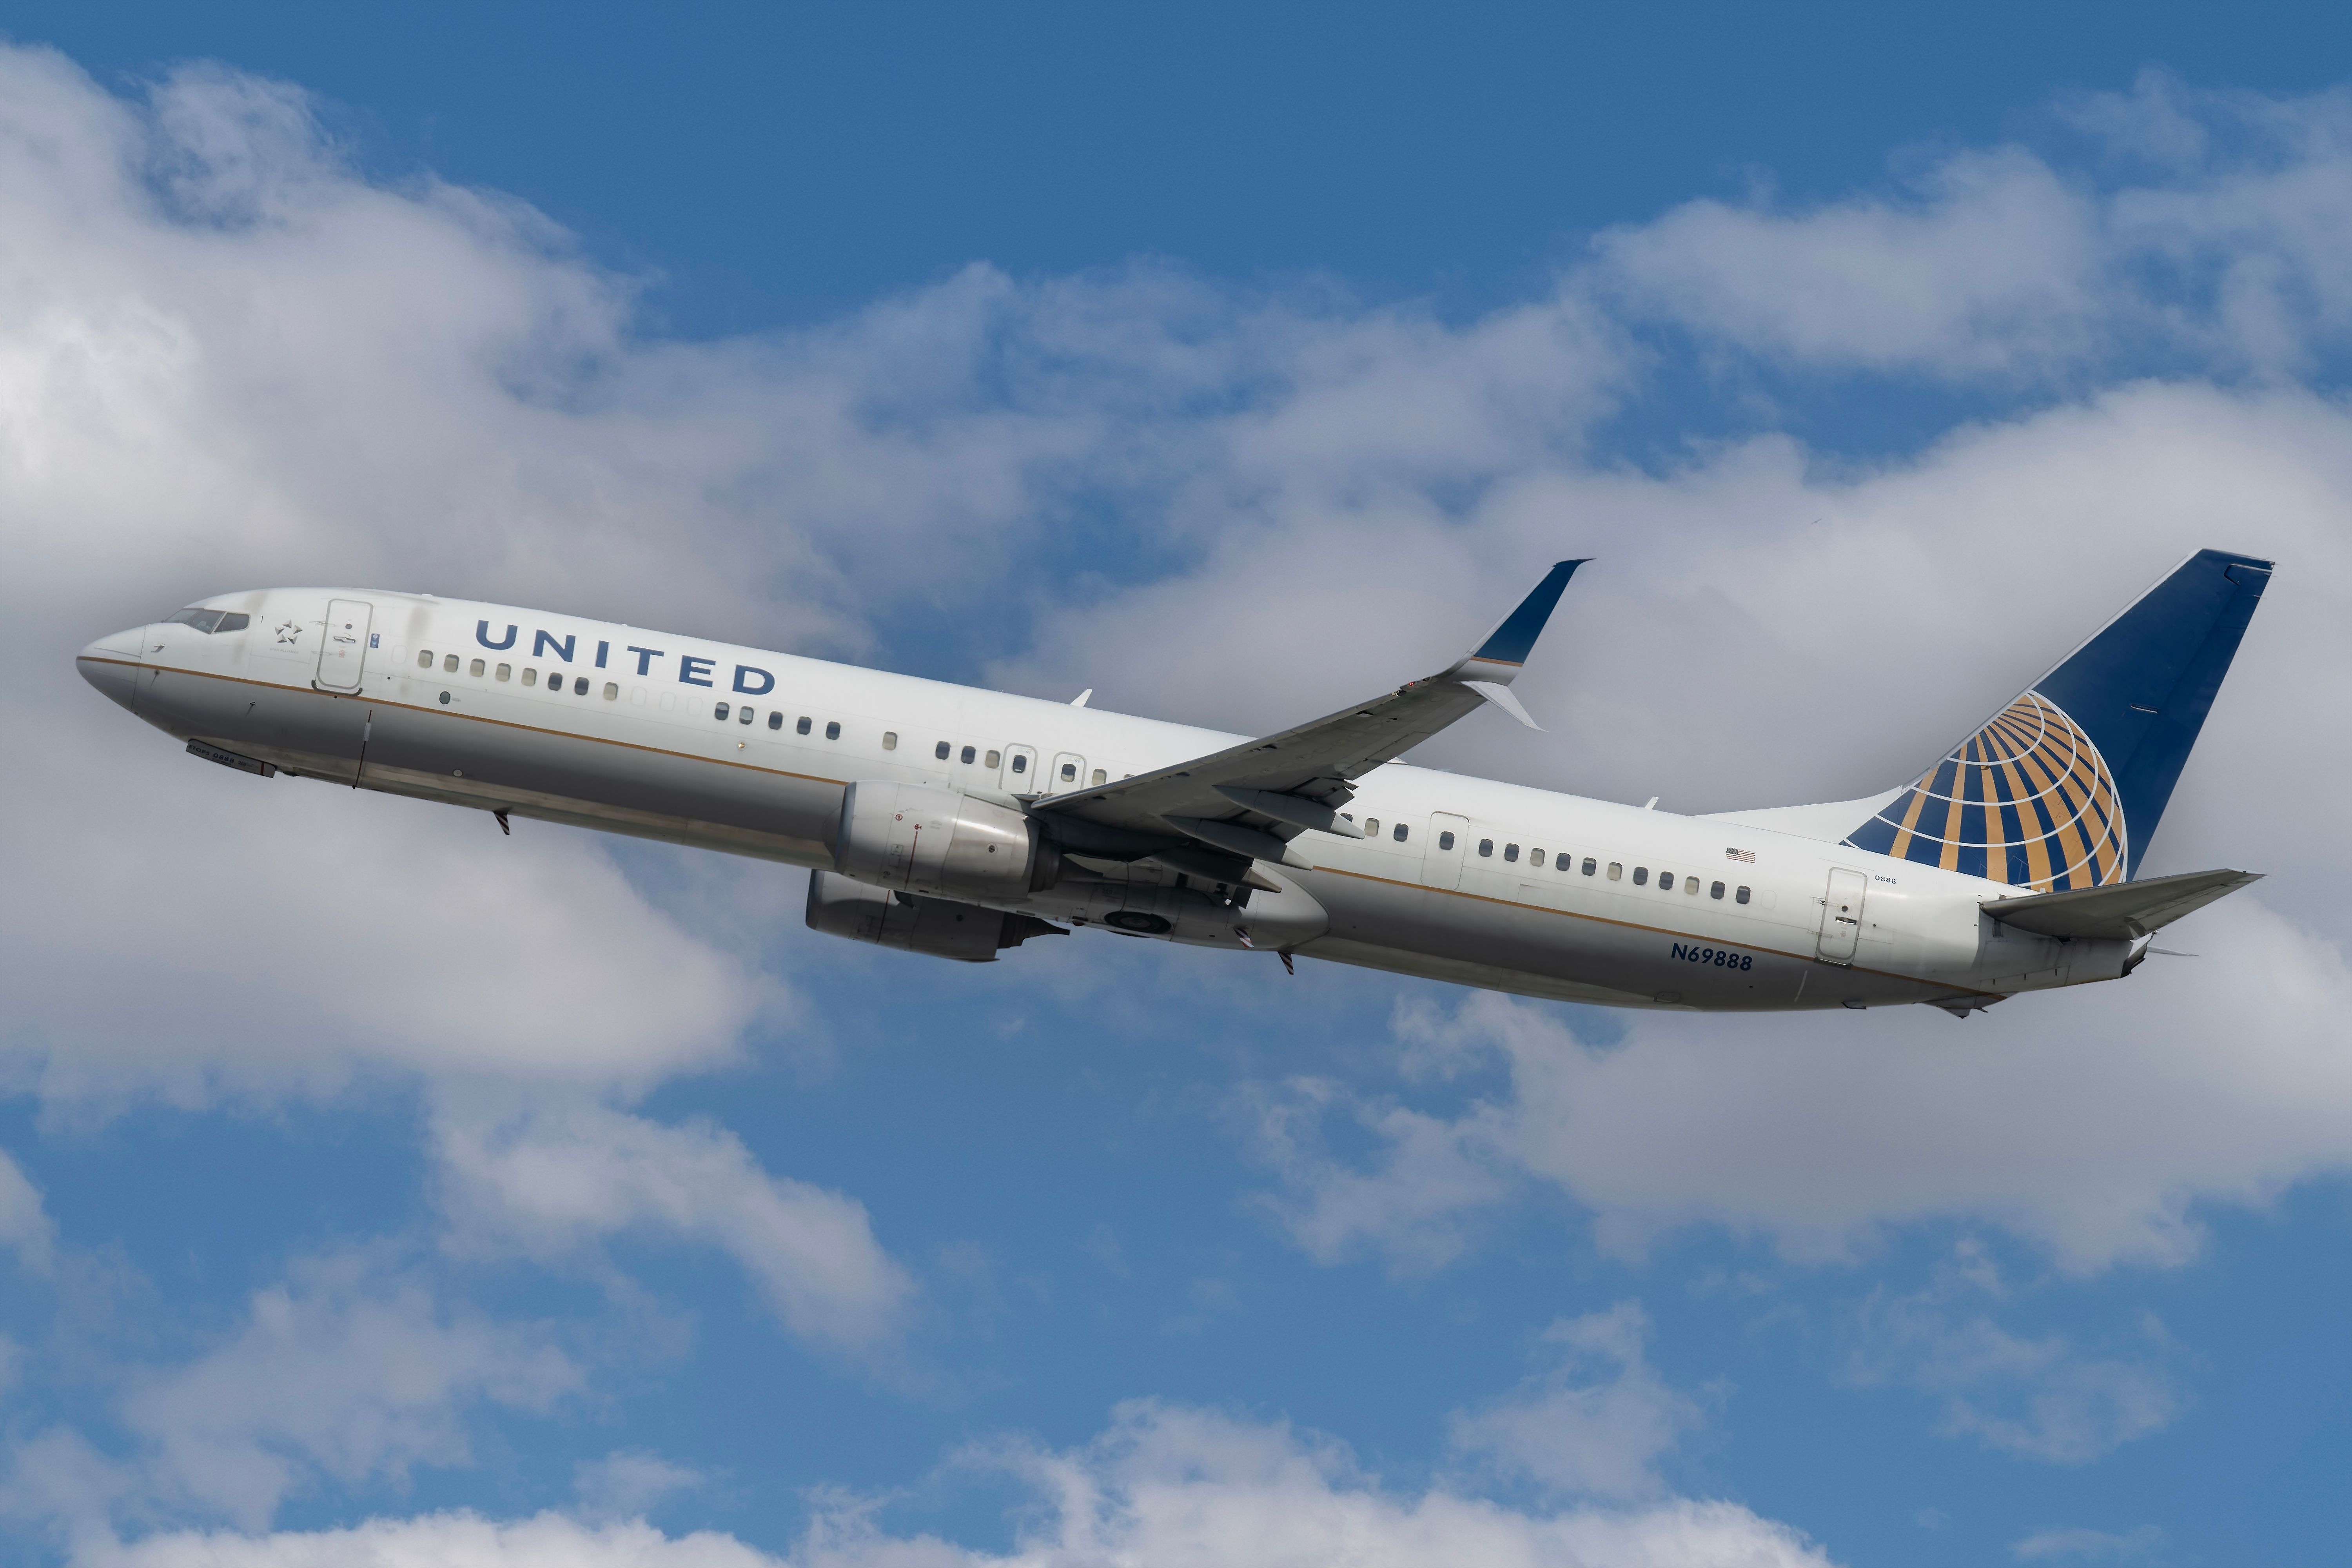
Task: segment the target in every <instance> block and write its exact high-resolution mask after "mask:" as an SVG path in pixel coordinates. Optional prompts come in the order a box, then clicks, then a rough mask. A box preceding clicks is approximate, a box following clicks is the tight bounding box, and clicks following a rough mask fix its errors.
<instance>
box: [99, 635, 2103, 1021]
mask: <svg viewBox="0 0 2352 1568" xmlns="http://www.w3.org/2000/svg"><path fill="white" fill-rule="evenodd" d="M205 605H207V606H209V607H212V608H215V609H220V610H225V611H231V612H236V613H241V614H244V615H246V616H249V617H250V625H249V626H247V627H246V628H245V629H243V630H238V631H227V632H221V633H215V634H209V635H208V634H206V633H205V632H203V631H201V630H198V629H196V628H194V627H193V626H186V625H178V624H169V623H163V624H158V625H155V626H147V627H144V628H140V629H139V630H136V631H133V632H127V633H124V634H121V635H120V636H118V637H110V638H107V639H104V640H103V641H101V642H100V643H97V644H93V645H92V646H91V647H90V648H89V649H87V650H85V652H84V653H83V655H82V668H83V670H84V672H85V674H88V675H89V677H90V679H91V680H92V683H93V684H95V685H98V686H100V688H101V689H104V690H106V691H107V692H108V694H109V695H110V696H112V697H114V698H115V699H116V700H118V701H121V702H122V703H123V704H124V705H125V706H127V707H130V708H131V710H132V711H134V712H135V713H136V714H137V715H138V716H139V717H141V718H142V719H144V720H146V721H149V722H150V723H152V724H154V725H156V726H157V727H159V728H161V729H163V730H165V731H169V732H171V733H172V734H173V735H175V736H178V737H180V738H182V739H184V740H193V741H199V742H205V743H207V744H209V745H212V746H216V747H218V748H221V749H223V750H226V751H229V752H236V753H237V754H239V755H242V756H246V757H251V758H256V759H259V760H261V761H264V762H268V763H274V764H275V765H277V766H278V767H279V768H281V769H283V770H285V771H286V772H289V773H296V774H299V775H301V776H305V777H310V778H319V779H325V780H330V781H331V782H335V783H339V784H351V785H355V786H357V787H360V788H365V789H375V790H383V791H388V792H391V793H394V794H400V795H415V796H417V797H420V798H424V799H428V800H436V801H442V802H446V803H449V804H452V805H467V806H472V807H476V808H479V809H485V810H499V811H506V812H509V813H512V814H514V815H516V816H527V817H540V818H544V819H548V820H551V821H559V822H568V823H573V824H577V825H580V826H589V827H596V828H602V829H605V830H607V831H612V832H617V833H626V834H632V835H635V836H638V837H648V838H659V839H665V840H668V841H670V842H674V843H679V844H688V845H694V846H698V847H704V848H711V849H721V850H726V851H729V852H730V853H734V854H740V855H750V856H757V857H761V858H766V859H772V860H781V861H785V862H789V863H791V864H793V865H797V866H806V867H811V868H831V867H833V865H834V862H835V858H834V849H833V843H834V837H835V824H836V822H837V820H838V818H839V816H840V813H841V807H842V800H843V792H844V789H845V786H846V785H847V784H851V783H852V782H855V781H858V780H868V779H872V780H887V781H893V782H911V783H935V784H949V785H952V786H954V787H957V788H960V789H963V790H965V791H968V792H970V793H971V794H973V795H978V796H981V797H982V798H985V799H990V800H993V801H997V802H1001V803H1005V804H1014V803H1016V802H1017V801H1019V800H1021V799H1025V798H1027V797H1031V796H1034V795H1053V794H1055V793H1056V792H1057V791H1061V790H1066V789H1072V788H1078V787H1084V786H1086V785H1088V784H1094V783H1098V782H1101V781H1103V780H1105V779H1110V780H1116V779H1118V778H1121V777H1124V776H1126V775H1129V774H1134V773H1145V772H1148V771H1150V770H1152V769H1156V768H1160V767H1164V766H1170V765H1174V764H1178V763H1182V762H1184V761H1185V760H1186V759H1188V758H1193V757H1199V756H1202V755H1205V754H1207V753H1210V752H1217V751H1220V750H1223V748H1225V747H1227V746H1230V745H1234V744H1235V743H1237V742H1241V741H1243V740H1244V739H1246V737H1242V736H1235V735H1228V734H1223V733H1219V732H1217V731H1208V730H1200V729H1194V728H1192V727H1190V726H1186V725H1181V724H1169V723H1162V722H1160V721H1155V720H1150V719H1139V718H1135V717H1132V716H1129V715H1127V714H1121V713H1113V712H1106V711H1102V710H1096V709H1091V708H1076V707H1071V706H1067V705H1066V704H1062V703H1057V702H1046V701H1040V700H1035V699H1033V698H1025V697H1014V696H1008V695H1006V694H1004V693H1003V692H996V691H988V690H982V689H976V688H972V687H966V686H954V685H950V684H947V683H944V682H940V681H934V680H924V679H918V678H915V677H911V676H904V675H892V674H887V673H884V672H882V671H878V670H871V669H863V668H856V667H853V666H847V665H840V664H832V663H827V662H824V661H822V660H818V659H811V658H795V657H793V656H792V655H789V654H782V653H772V652H769V651H766V650H763V649H758V648H749V647H733V646H730V645H727V644H721V643H715V642H710V641H708V640H705V639H702V638H698V637H679V636H677V635H674V634H669V633H658V632H647V631H644V630H642V629H638V628H635V627H631V626H620V625H614V624H610V623H601V622H594V621H588V620H583V619H578V618H575V617H570V616H553V615H548V614H544V613H542V612H540V611H535V610H526V609H519V608H514V607H510V606H506V605H486V604H475V603H468V602H463V601H457V600H445V599H436V598H431V597H426V596H421V595H411V594H396V593H382V592H375V591H365V590H343V589H335V590H328V589H272V590H265V591H257V592H252V593H244V594H232V595H221V596H219V597H216V598H214V599H209V600H206V601H205ZM331 606H334V608H333V609H332V611H331ZM330 623H332V624H330ZM352 626H357V627H358V628H359V629H358V631H357V633H356V634H354V633H353V632H352V631H351V630H350V629H349V628H351V627H352ZM509 628H512V629H511V631H509ZM354 636H356V639H357V640H356V642H354V641H353V640H352V638H353V637H354ZM502 643H503V644H506V645H507V646H498V645H499V644H502ZM583 683H584V684H585V691H584V693H583V691H582V689H581V687H582V684H583ZM747 710H748V713H749V719H748V721H747V720H746V717H745V715H746V711H747ZM942 749H944V755H942ZM1349 815H1350V816H1351V817H1352V818H1353V819H1354V820H1356V821H1357V822H1358V823H1360V824H1361V825H1363V826H1366V827H1367V828H1370V826H1371V825H1372V824H1373V823H1375V822H1377V823H1378V824H1379V826H1378V828H1377V830H1376V831H1373V832H1371V833H1370V836H1369V837H1366V838H1363V839H1360V840H1359V839H1353V838H1347V837H1337V836H1335V835H1331V834H1325V833H1318V832H1312V831H1309V832H1307V833H1304V834H1302V835H1301V836H1300V837H1298V838H1297V839H1296V840H1294V841H1293V844H1292V846H1291V848H1292V855H1291V857H1290V861H1289V863H1288V864H1286V865H1284V866H1281V867H1276V868H1270V869H1271V870H1272V873H1273V875H1274V877H1275V879H1276V880H1278V881H1279V882H1280V883H1281V884H1283V886H1284V888H1285V889H1286V892H1285V894H1284V895H1282V896H1268V895H1265V894H1259V895H1256V896H1255V899H1254V900H1253V902H1252V905H1251V906H1250V910H1249V911H1247V912H1246V913H1245V914H1244V915H1242V916H1238V917H1237V918H1236V919H1235V920H1234V921H1206V922H1204V921H1182V920H1178V921H1174V922H1173V927H1172V930H1171V931H1170V933H1169V934H1171V935H1172V936H1173V938H1174V939H1175V940H1179V941H1192V942H1200V943H1202V944H1204V945H1212V946H1222V947H1229V948H1233V949H1234V950H1236V951H1239V950H1241V949H1242V948H1243V947H1244V945H1245V943H1244V936H1247V937H1248V938H1249V939H1250V940H1249V942H1248V943H1247V944H1246V945H1255V947H1256V948H1258V949H1260V950H1262V951H1270V950H1276V949H1280V950H1283V951H1286V952H1297V953H1298V954H1301V955H1306V956H1312V957H1321V958H1328V959H1333V960H1336V961H1339V962H1341V963H1354V964H1361V965H1366V966H1369V967H1372V968H1378V969H1386V970H1392V971H1396V972H1399V973H1408V974H1417V975H1425V976H1430V977H1433V978H1437V979H1443V980H1450V981H1455V982H1459V983H1461V984H1468V985H1476V986H1485V987H1489V988H1492V989H1496V990H1503V991H1511V992H1517V993H1520V994H1528V995H1535V996H1544V997H1552V998H1557V999H1560V1000H1567V1001H1579V1002H1594V1003H1602V1004H1608V1005H1630V1006H1685V1007H1697V1008H1709V1009H1778V1008H1793V1007H1834V1006H1842V1005H1843V1006H1880V1005H1892V1004H1896V1003H1907V1002H1936V1003H1939V1004H1941V1005H1948V1006H1966V1005H1981V1004H1984V1003H1990V1002H1991V1001H1994V1000H1996V999H1997V998H1999V997H2000V996H2003V995H2006V994H2011V993H2012V992H2016V991H2021V990H2031V989H2039V988H2043V987H2048V986H2053V985H2063V984H2077V983H2081V982H2084V981H2088V980H2103V979H2110V978H2113V977H2115V976H2116V975H2117V974H2119V973H2124V972H2125V970H2126V966H2127V963H2128V962H2129V960H2130V958H2131V956H2132V944H2129V943H2125V942H2084V941H2077V942H2057V941H2053V940H2049V939H2044V938H2039V937H2033V936H2030V935H2026V934H2024V933H2020V932H2014V931H2010V930H2009V929H2008V928H2007V927H2004V926H2002V925H2000V924H1999V923H1998V922H1996V921H1992V920H1991V919H1990V917H1988V916H1986V915H1984V914H1983V913H1982V912H1981V910H1980V906H1981V905H1982V904H1983V903H1984V902H1985V901H1986V900H1989V899H1991V898H1994V897H1996V896H1999V895H2000V894H2002V893H2005V892H2008V891H2011V889H2004V888H2000V887H1997V886H1995V885H1993V884H1990V883H1987V882H1985V881H1983V880H1981V879H1977V878H1973V877H1969V876H1964V875H1961V874H1959V873H1957V872H1951V871H1944V870H1939V869H1937V868H1933V867H1924V866H1920V865H1917V864H1915V863H1912V862H1909V861H1904V860H1894V859H1889V858H1885V857H1883V856H1878V855H1874V854H1869V853H1865V852H1864V851H1861V850H1857V849H1854V848H1852V847H1847V846H1844V845H1841V844H1838V843H1835V842H1828V841H1823V840H1822V839H1818V838H1813V837H1804V836H1801V835H1800V834H1796V833H1790V832H1787V831H1781V830H1776V829H1775V828H1772V827H1768V826H1759V825H1757V824H1756V822H1754V821H1753V820H1748V821H1742V820H1738V819H1734V818H1717V817H1689V816H1675V815H1674V814H1672V813H1669V812H1662V811H1650V810H1643V809H1641V808H1637V807H1633V806H1627V805H1616V804H1612V803H1609V802H1605V801H1595V800H1586V799H1581V798H1579V797H1577V796H1574V795H1559V794H1554V793H1552V792H1549V791H1547V790H1539V789H1531V788H1528V787H1526V786H1523V785H1518V784H1503V783H1498V782H1496V781H1494V780H1489V779H1478V778H1468V777H1464V776H1461V775H1458V774H1454V773H1439V772H1434V771H1432V770H1429V769H1424V768H1417V767H1411V766H1407V765H1405V764H1402V763H1390V764H1388V765H1386V766H1383V767H1381V768H1379V769H1377V770H1375V771H1373V772H1372V773H1368V774H1366V775H1365V776H1364V777H1363V778H1362V779H1360V781H1358V788H1357V794H1356V796H1355V798H1354V800H1353V801H1352V802H1351V803H1350V804H1349ZM1764 815H1767V816H1769V814H1764ZM1858 819H1859V818H1857V820H1858ZM1399 826H1402V827H1403V828H1404V830H1405V831H1404V836H1403V837H1402V840H1400V839H1399V838H1398V837H1397V829H1398V827H1399ZM1448 844H1450V846H1451V847H1442V846H1445V845H1448ZM1749 857H1752V858H1749ZM1101 871H1102V873H1103V874H1101V875H1096V874H1093V873H1084V874H1081V875H1078V876H1074V877H1073V878H1072V879H1068V880H1066V881H1063V882H1059V883H1056V884H1055V885H1053V886H1050V887H1047V888H1045V889H1042V890H1040V891H1037V892H1034V893H1032V894H1029V895H1027V896H1026V897H1024V898H1023V899H1020V900H1015V901H1011V902H1004V903H1001V904H996V905H993V906H992V907H997V908H1002V909H1004V910H1013V911H1017V912H1020V913H1025V914H1032V915H1036V916H1039V917H1042V918H1044V919H1046V920H1052V921H1064V922H1071V923H1076V924H1080V925H1088V926H1100V925H1101V924H1102V920H1103V917H1104V916H1105V915H1106V914H1108V913H1112V912H1115V911H1117V910H1120V909H1126V908H1137V907H1141V904H1140V903H1139V901H1141V902H1149V900H1152V899H1154V898H1159V899H1163V900H1164V899H1165V898H1167V897H1168V896H1169V895H1168V890H1167V889H1166V888H1165V887H1163V886H1162V885H1161V884H1162V883H1163V882H1168V881H1175V880H1178V879H1174V878H1172V877H1169V876H1165V875H1163V873H1161V872H1160V871H1159V870H1157V869H1155V868H1150V867H1140V868H1119V867H1104V868H1101ZM1833 873H1843V876H1842V877H1833ZM1666 878H1671V879H1672V882H1671V887H1672V888H1673V890H1672V891H1664V890H1662V883H1663V882H1664V879H1666ZM1743 890H1744V892H1743ZM1833 891H1837V892H1838V895H1839V897H1838V900H1832V896H1831V895H1832V892H1833ZM1743 897H1744V899H1745V901H1744V902H1743V901H1741V900H1742V898H1743ZM1833 902H1836V903H1839V904H1840V905H1841V907H1843V910H1845V914H1844V917H1843V922H1841V921H1840V920H1839V919H1838V918H1837V916H1836V914H1835V912H1834V911H1833V909H1832V904H1833Z"/></svg>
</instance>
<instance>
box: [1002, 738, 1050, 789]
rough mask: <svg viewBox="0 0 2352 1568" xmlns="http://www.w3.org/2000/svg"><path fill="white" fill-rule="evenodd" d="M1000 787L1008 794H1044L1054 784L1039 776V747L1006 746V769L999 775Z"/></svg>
mask: <svg viewBox="0 0 2352 1568" xmlns="http://www.w3.org/2000/svg"><path fill="white" fill-rule="evenodd" d="M997 781H998V787H999V788H1001V789H1003V791H1004V793H1005V794H1007V795H1042V794H1044V793H1045V791H1047V790H1048V789H1050V788H1051V787H1052V786H1051V785H1049V784H1046V783H1045V781H1044V780H1043V779H1041V778H1039V777H1038V776H1037V748H1036V747H1034V746H1007V747H1005V748H1004V771H1003V773H1000V774H998V775H997Z"/></svg>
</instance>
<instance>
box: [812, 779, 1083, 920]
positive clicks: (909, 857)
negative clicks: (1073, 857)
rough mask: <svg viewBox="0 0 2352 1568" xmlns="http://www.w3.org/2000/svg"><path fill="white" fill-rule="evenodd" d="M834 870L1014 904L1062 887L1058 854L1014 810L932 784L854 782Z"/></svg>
mask: <svg viewBox="0 0 2352 1568" xmlns="http://www.w3.org/2000/svg"><path fill="white" fill-rule="evenodd" d="M833 868H834V869H835V870H836V871H838V872H840V873H841V874H842V875H843V876H845V877H855V878H856V879H858V880H859V881H861V882H866V883H870V884H872V885H874V886H875V887H877V888H891V889H899V890H901V891H905V892H909V893H929V894H931V895H932V896H934V897H937V898H942V899H960V900H982V899H984V900H1020V899H1025V898H1027V897H1028V896H1029V895H1030V894H1031V893H1033V892H1035V891H1037V890H1038V889H1041V888H1049V887H1051V886H1053V885H1054V883H1055V882H1056V881H1058V880H1060V879H1061V875H1062V856H1061V851H1059V850H1058V849H1056V848H1055V847H1054V846H1053V845H1051V844H1050V843H1048V842H1046V840H1045V835H1044V834H1042V833H1040V832H1039V831H1038V830H1037V825H1036V824H1035V823H1034V822H1032V821H1030V820H1029V818H1028V817H1027V816H1024V815H1023V814H1022V813H1021V812H1020V811H1019V810H1017V809H1015V808H1014V807H1012V806H1009V805H997V804H996V803H994V802H993V801H986V800H979V799H976V798H974V797H973V796H971V795H966V794H965V793H964V792H963V791H961V790H960V789H946V788H943V787H941V786H940V785H938V784H898V783H894V782H892V781H890V780H887V779H860V780H858V781H857V782H856V783H855V784H851V785H850V786H849V787H848V788H847V789H846V790H844V791H843V792H842V796H841V825H840V826H839V828H838V830H837V831H836V832H835V836H834V845H833Z"/></svg>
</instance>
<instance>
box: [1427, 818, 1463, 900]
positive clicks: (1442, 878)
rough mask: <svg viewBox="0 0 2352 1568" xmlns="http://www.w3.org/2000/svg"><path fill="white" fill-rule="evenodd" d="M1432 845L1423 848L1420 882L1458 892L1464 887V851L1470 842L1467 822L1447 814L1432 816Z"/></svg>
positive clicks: (1430, 824)
mask: <svg viewBox="0 0 2352 1568" xmlns="http://www.w3.org/2000/svg"><path fill="white" fill-rule="evenodd" d="M1423 831H1424V832H1426V833H1427V834H1428V835H1429V842H1428V843H1426V844H1424V845H1423V846H1422V847H1421V880H1422V883H1423V886H1425V887H1431V888H1458V887H1460V886H1461V885H1462V849H1463V846H1465V844H1467V843H1468V842H1469V841H1470V824H1469V821H1468V819H1466V818H1465V817H1459V816H1446V815H1445V813H1444V812H1442V811H1441V812H1436V813H1434V814H1433V815H1432V816H1431V817H1430V819H1429V826H1428V827H1426V828H1424V829H1423Z"/></svg>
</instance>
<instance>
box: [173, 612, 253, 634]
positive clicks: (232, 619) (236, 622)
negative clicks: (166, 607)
mask: <svg viewBox="0 0 2352 1568" xmlns="http://www.w3.org/2000/svg"><path fill="white" fill-rule="evenodd" d="M163 624H164V625H165V626H194V627H195V628H196V630H198V631H200V632H202V633H204V634H205V636H206V637H210V636H212V634H213V633H215V632H241V631H243V630H245V628H246V627H247V626H251V625H252V624H253V617H252V616H248V615H247V614H245V613H244V612H243V611H241V610H182V611H181V612H180V613H179V614H178V615H176V616H172V617H171V618H170V619H169V620H167V621H165V622H164V623H163Z"/></svg>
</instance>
